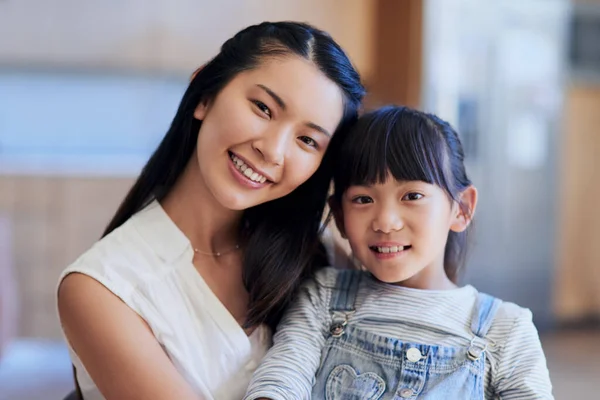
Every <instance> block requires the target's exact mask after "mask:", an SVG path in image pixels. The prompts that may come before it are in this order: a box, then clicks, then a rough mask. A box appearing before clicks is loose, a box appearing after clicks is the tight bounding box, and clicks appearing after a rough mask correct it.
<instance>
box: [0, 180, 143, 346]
mask: <svg viewBox="0 0 600 400" xmlns="http://www.w3.org/2000/svg"><path fill="white" fill-rule="evenodd" d="M131 183H132V180H131V179H76V178H41V177H6V176H4V177H0V215H4V216H5V217H8V218H9V219H10V222H11V225H12V229H13V232H12V238H11V241H12V243H13V246H14V247H13V250H14V251H13V255H14V257H13V258H14V265H13V267H14V270H15V273H16V276H17V282H18V287H17V290H18V294H19V299H20V301H19V303H20V314H21V315H20V317H19V326H18V333H19V335H21V336H32V337H52V338H59V337H60V330H59V325H58V320H57V317H56V310H55V304H56V301H55V293H54V290H55V288H56V283H57V279H58V275H59V274H60V271H62V270H63V269H64V268H65V267H66V266H67V265H68V264H70V263H71V262H73V261H74V260H75V259H76V257H78V256H79V255H80V254H81V253H83V252H84V251H85V250H86V249H87V248H88V247H90V246H91V245H92V244H93V242H94V241H95V240H97V239H98V238H99V237H100V235H101V233H102V231H103V228H104V226H105V225H106V224H107V223H108V221H109V219H110V217H111V216H112V214H113V213H114V212H115V210H116V207H117V205H118V204H119V203H120V201H121V200H122V198H123V196H124V195H125V193H126V191H127V189H128V187H129V186H130V185H131Z"/></svg>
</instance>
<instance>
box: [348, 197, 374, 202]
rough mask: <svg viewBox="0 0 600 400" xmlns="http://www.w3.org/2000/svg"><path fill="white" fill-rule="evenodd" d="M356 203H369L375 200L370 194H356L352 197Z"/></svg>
mask: <svg viewBox="0 0 600 400" xmlns="http://www.w3.org/2000/svg"><path fill="white" fill-rule="evenodd" d="M352 202H353V203H355V204H369V203H372V202H373V199H372V198H370V197H369V196H356V197H354V198H353V199H352Z"/></svg>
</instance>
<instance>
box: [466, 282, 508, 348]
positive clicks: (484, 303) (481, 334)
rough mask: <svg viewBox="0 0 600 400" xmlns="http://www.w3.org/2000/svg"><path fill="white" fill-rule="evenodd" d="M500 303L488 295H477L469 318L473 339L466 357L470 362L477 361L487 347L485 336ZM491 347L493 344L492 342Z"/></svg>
mask: <svg viewBox="0 0 600 400" xmlns="http://www.w3.org/2000/svg"><path fill="white" fill-rule="evenodd" d="M501 304H502V301H501V300H499V299H497V298H495V297H492V296H490V295H488V294H484V293H478V294H477V301H476V303H475V307H473V315H472V316H471V331H472V332H473V339H472V340H471V345H470V346H469V349H468V350H467V355H468V357H469V358H470V359H471V360H477V359H479V357H480V356H481V354H483V353H484V352H485V351H486V350H487V347H488V342H489V341H488V340H487V339H486V335H487V333H488V331H489V330H490V327H491V326H492V322H494V318H495V317H496V313H497V312H498V309H499V308H500V305H501ZM492 345H494V343H493V342H492Z"/></svg>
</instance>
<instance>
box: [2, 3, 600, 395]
mask: <svg viewBox="0 0 600 400" xmlns="http://www.w3.org/2000/svg"><path fill="white" fill-rule="evenodd" d="M284 19H290V20H300V21H307V22H310V23H312V24H315V25H316V26H318V27H320V28H322V29H324V30H326V31H328V32H329V33H331V35H332V36H333V37H334V38H335V39H337V40H338V41H339V43H340V44H341V45H342V46H343V47H344V48H345V50H346V51H347V52H348V54H349V55H350V57H351V59H352V60H353V62H354V63H355V65H356V66H357V68H358V69H359V70H360V72H361V74H362V76H363V79H364V82H365V84H366V85H367V88H368V90H369V95H368V98H367V100H366V102H365V106H366V108H372V107H376V106H378V105H382V104H386V103H390V102H394V103H400V104H407V105H410V106H413V107H421V108H424V109H426V110H428V111H432V112H435V113H438V114H439V115H440V116H441V117H442V118H445V119H447V120H449V121H451V122H452V123H453V125H454V126H455V127H457V128H458V130H459V131H460V133H461V135H462V140H463V142H464V144H465V148H466V153H467V167H468V171H469V173H470V174H471V177H472V179H473V181H474V183H475V184H476V185H477V186H478V187H479V189H480V193H481V203H480V208H479V210H478V215H477V221H476V238H477V240H476V242H475V246H474V249H473V253H472V256H471V258H470V261H469V265H468V268H467V271H466V275H465V282H469V283H473V284H475V285H476V286H477V287H478V288H480V289H481V290H483V291H487V292H489V293H491V294H494V295H497V296H500V297H502V298H504V299H506V300H510V301H514V302H517V303H519V304H520V305H523V306H525V307H529V308H531V309H532V310H533V311H534V315H535V322H536V324H537V326H538V328H539V329H540V331H541V334H542V338H543V341H544V346H546V348H545V350H546V352H547V355H548V359H549V365H550V367H551V372H552V374H553V379H554V381H555V385H556V386H557V389H556V390H557V393H556V395H557V398H573V397H572V396H574V393H581V394H580V395H579V396H580V397H577V396H575V397H576V398H595V397H594V396H596V397H600V395H597V393H596V392H593V393H594V394H593V395H592V394H591V393H592V392H590V391H589V390H595V385H596V383H595V381H594V379H593V378H592V377H593V376H598V374H599V373H600V363H598V362H597V361H596V362H595V363H594V360H598V359H599V358H598V357H597V356H600V333H599V332H600V331H599V330H598V329H599V325H600V324H599V321H600V246H598V244H600V209H599V207H598V204H600V173H599V172H597V171H598V169H599V168H600V158H599V157H598V156H597V155H598V154H600V132H599V128H598V127H599V126H600V47H598V43H600V0H589V1H576V2H569V1H567V0H522V1H514V0H497V1H496V0H485V1H483V0H319V1H317V0H303V1H294V0H246V1H244V0H223V1H218V2H208V1H199V0H196V1H191V0H176V1H166V0H150V1H141V0H126V1H112V0H105V1H97V0H91V1H87V2H78V1H74V0H56V1H54V2H44V1H41V0H21V1H16V0H4V1H0V399H4V398H32V399H33V398H59V393H66V391H68V389H69V388H70V387H71V385H72V383H71V381H70V370H69V362H68V358H67V356H66V352H65V349H64V344H63V343H62V342H61V340H62V338H61V334H60V329H59V323H58V319H57V316H56V310H55V299H54V297H55V289H56V283H57V282H56V281H57V278H58V274H59V273H60V271H61V270H62V269H63V268H65V266H67V265H68V264H70V263H71V262H73V261H74V260H75V259H76V257H78V256H79V255H80V254H81V253H82V252H84V251H85V250H86V249H87V248H89V247H90V246H91V245H92V244H93V242H94V241H95V240H97V239H98V238H99V236H100V235H101V232H102V230H103V228H104V226H105V225H106V224H107V222H108V221H109V219H110V217H111V216H112V214H113V213H114V212H115V210H116V207H117V205H118V204H119V203H120V201H121V200H122V199H123V196H124V195H125V193H126V191H127V190H128V188H129V187H130V185H131V184H132V182H133V180H134V178H135V177H136V175H137V173H138V172H139V170H140V168H141V167H142V165H143V163H144V161H145V160H146V159H147V157H148V156H149V154H150V152H151V151H152V150H153V149H154V147H155V146H156V145H157V144H158V141H159V140H160V139H161V138H162V135H164V133H165V132H166V129H167V127H168V125H169V123H170V120H171V118H172V117H173V115H174V112H175V110H176V107H177V105H178V101H179V100H180V98H181V96H182V94H183V91H184V90H185V88H186V85H187V82H188V79H189V76H190V74H191V73H192V72H193V71H194V70H195V69H196V68H197V67H198V66H200V65H201V64H203V63H204V62H206V61H207V60H208V59H210V57H212V56H213V55H215V53H216V52H217V51H218V48H219V46H220V45H221V44H222V43H223V41H224V40H226V39H227V38H229V37H230V36H232V35H233V34H234V33H235V32H237V31H238V30H240V29H242V28H243V27H245V26H247V25H250V24H254V23H259V22H261V21H263V20H284ZM333 236H334V237H335V236H336V233H335V232H333ZM590 354H592V355H596V356H595V357H590ZM590 359H592V361H590ZM590 363H594V364H590ZM34 377H35V378H34ZM24 382H28V383H29V384H30V390H29V392H27V393H25V392H20V390H21V388H22V386H23V383H24ZM31 388H33V389H31ZM590 388H591V389H590ZM52 390H54V392H52ZM578 391H580V392H578ZM55 393H56V394H55ZM50 394H52V395H50ZM3 396H4V397H3ZM561 396H570V397H561Z"/></svg>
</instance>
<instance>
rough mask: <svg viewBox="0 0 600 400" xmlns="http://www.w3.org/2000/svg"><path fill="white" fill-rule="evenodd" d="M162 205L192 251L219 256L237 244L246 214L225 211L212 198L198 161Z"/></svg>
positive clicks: (191, 164) (184, 173)
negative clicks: (240, 227) (193, 249)
mask: <svg viewBox="0 0 600 400" xmlns="http://www.w3.org/2000/svg"><path fill="white" fill-rule="evenodd" d="M161 204H162V206H163V208H164V209H165V211H166V213H167V214H168V215H169V217H170V218H171V219H172V220H173V222H174V223H175V224H176V225H177V226H178V227H179V229H181V231H182V232H183V233H184V234H185V235H186V236H187V237H188V239H189V240H190V242H191V244H192V247H193V248H195V249H198V250H199V251H202V252H210V253H219V252H223V251H227V250H229V249H231V248H233V247H235V246H236V245H237V244H238V241H239V225H240V221H241V218H242V213H243V211H237V210H229V209H226V208H224V207H223V206H222V205H221V204H220V203H219V202H218V201H217V200H216V199H215V198H214V197H213V195H212V194H211V193H210V191H209V190H208V188H207V187H206V185H205V183H204V181H203V179H202V175H201V174H200V170H199V166H198V163H197V162H196V158H195V157H193V156H192V158H191V160H190V162H189V163H188V165H187V167H186V168H185V170H184V172H183V174H182V175H181V176H180V178H179V180H178V181H177V182H176V183H175V186H174V187H173V189H172V190H171V192H170V193H169V194H168V195H167V197H166V198H165V199H164V200H163V201H162V202H161Z"/></svg>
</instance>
